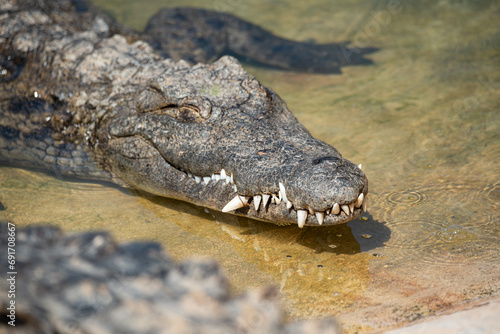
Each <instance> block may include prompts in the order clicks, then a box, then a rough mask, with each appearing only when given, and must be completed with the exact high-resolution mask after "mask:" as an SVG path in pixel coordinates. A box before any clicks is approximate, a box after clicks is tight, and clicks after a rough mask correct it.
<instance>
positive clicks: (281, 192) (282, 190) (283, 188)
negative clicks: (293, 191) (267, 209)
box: [279, 182, 288, 203]
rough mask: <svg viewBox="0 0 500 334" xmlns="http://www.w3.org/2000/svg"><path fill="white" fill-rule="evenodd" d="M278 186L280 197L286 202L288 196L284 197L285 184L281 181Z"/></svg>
mask: <svg viewBox="0 0 500 334" xmlns="http://www.w3.org/2000/svg"><path fill="white" fill-rule="evenodd" d="M279 186H280V194H281V197H282V198H283V201H285V203H286V202H288V198H287V197H286V190H285V186H284V185H283V183H281V182H280V183H279Z"/></svg>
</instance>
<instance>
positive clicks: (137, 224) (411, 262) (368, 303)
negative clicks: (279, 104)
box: [0, 0, 500, 333]
mask: <svg viewBox="0 0 500 334" xmlns="http://www.w3.org/2000/svg"><path fill="white" fill-rule="evenodd" d="M177 5H184V6H185V5H192V6H202V7H205V8H209V9H220V10H224V11H228V12H232V13H235V14H237V15H239V16H241V17H243V18H246V19H247V20H250V21H252V22H254V23H256V24H259V25H261V26H263V27H265V28H267V29H270V30H272V31H273V32H275V33H276V34H279V35H281V36H284V37H288V38H292V39H297V40H308V39H314V40H316V41H318V42H333V41H343V40H352V41H355V42H356V43H358V45H359V46H364V45H363V44H367V45H371V46H376V47H378V48H380V51H379V52H378V53H376V54H373V55H372V56H371V58H372V59H373V60H374V61H375V63H376V65H374V66H368V67H351V68H345V69H344V70H343V74H342V75H310V74H301V73H289V72H284V71H278V70H272V69H268V68H266V69H263V68H258V67H255V66H252V65H249V64H245V67H246V69H247V70H248V71H249V72H250V73H252V74H253V75H254V76H256V77H257V78H258V79H259V80H260V81H261V82H262V83H263V84H265V85H267V86H269V87H272V88H273V89H274V90H275V91H276V92H278V93H279V94H280V95H281V96H282V97H283V98H284V99H285V100H286V101H287V103H288V106H289V107H290V109H291V110H292V111H293V112H294V114H295V115H296V116H297V117H298V118H299V120H300V121H301V122H302V123H303V124H304V125H305V126H306V127H307V128H308V129H309V130H310V131H311V132H312V134H313V135H314V136H315V137H318V138H320V139H322V140H324V141H326V142H328V143H330V144H332V145H334V146H335V147H336V148H337V149H338V150H339V151H340V152H342V153H343V155H344V156H345V157H347V158H348V159H350V160H351V161H353V162H355V163H356V164H359V163H362V164H363V170H364V171H365V172H366V174H367V175H368V178H369V181H370V195H369V200H370V202H369V211H368V213H366V214H364V215H363V217H362V218H361V219H358V220H356V221H353V222H350V223H349V224H347V225H342V226H334V227H323V228H306V229H298V228H296V227H279V226H275V225H272V224H266V223H261V222H257V221H251V220H248V219H244V218H240V217H231V216H228V215H223V214H221V213H217V212H213V211H208V210H204V209H203V208H199V207H195V206H193V205H189V204H185V203H182V202H178V201H174V200H168V199H162V198H157V197H145V196H141V195H137V194H134V193H131V192H129V191H127V190H123V189H120V188H117V187H110V186H109V185H99V184H94V183H83V182H67V181H61V180H59V179H57V178H55V177H53V176H49V175H45V174H43V173H39V172H34V171H26V170H21V169H16V168H5V167H2V168H1V169H0V201H1V202H2V204H3V205H4V206H5V207H6V209H5V210H2V211H0V219H8V220H11V221H14V222H16V223H17V224H19V225H27V224H32V223H38V222H48V223H51V224H57V225H60V226H63V227H64V228H65V229H67V230H88V229H106V230H109V231H111V232H112V233H114V235H115V236H116V238H117V239H119V240H121V241H129V240H138V239H152V240H156V241H158V242H161V243H162V244H163V245H164V247H165V248H166V249H167V251H168V252H169V253H170V254H171V255H172V256H174V257H175V258H177V259H181V258H184V257H187V256H195V255H202V256H210V257H214V258H216V259H217V260H218V261H219V262H220V263H221V265H222V266H223V267H224V269H225V271H226V272H227V274H228V276H229V278H230V280H231V283H232V285H233V288H234V291H235V293H240V292H242V291H244V290H245V289H249V288H254V287H259V286H267V285H269V284H274V285H275V286H277V287H278V288H279V289H280V291H281V292H282V296H283V303H284V305H285V307H286V310H287V315H288V317H289V318H290V319H293V318H314V317H323V316H328V315H335V316H337V317H338V318H339V320H340V321H341V323H342V324H343V325H344V327H345V328H346V331H347V332H348V333H354V332H370V331H372V330H383V329H386V328H389V327H392V326H398V325H402V324H404V323H406V322H409V321H413V320H416V319H420V318H425V317H426V316H429V315H433V314H439V313H440V312H450V311H453V310H457V309H460V308H462V307H465V306H470V305H476V304H478V303H480V302H481V301H485V300H487V299H491V298H498V295H499V293H500V292H499V290H500V261H499V260H500V246H499V245H500V221H499V220H500V219H499V217H500V210H499V208H500V177H499V176H500V164H499V158H500V140H499V139H500V24H499V23H498V22H500V4H498V2H495V1H458V0H457V1H453V0H448V1H446V0H442V1H420V2H415V1H368V0H357V1H346V0H345V1H336V2H335V3H334V4H333V3H331V2H330V1H321V0H315V1H307V2H306V1H303V2H293V1H255V0H254V1H245V2H243V1H239V0H220V1H213V2H206V1H205V2H202V1H194V0H193V1H185V0H184V1H165V2H159V1H148V2H147V3H144V2H141V1H132V0H130V1H102V6H103V7H104V8H106V9H107V10H109V11H111V12H112V13H114V15H116V17H117V19H118V20H120V21H121V22H124V23H125V24H127V25H129V26H131V27H133V28H136V29H142V27H143V26H144V25H145V23H146V21H147V18H148V17H150V16H151V15H152V14H153V13H154V12H155V10H156V9H157V8H159V7H162V6H177ZM355 45H356V44H355Z"/></svg>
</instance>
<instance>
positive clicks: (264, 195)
mask: <svg viewBox="0 0 500 334" xmlns="http://www.w3.org/2000/svg"><path fill="white" fill-rule="evenodd" d="M270 197H271V195H269V194H262V207H263V208H265V207H266V205H267V202H269V198H270Z"/></svg>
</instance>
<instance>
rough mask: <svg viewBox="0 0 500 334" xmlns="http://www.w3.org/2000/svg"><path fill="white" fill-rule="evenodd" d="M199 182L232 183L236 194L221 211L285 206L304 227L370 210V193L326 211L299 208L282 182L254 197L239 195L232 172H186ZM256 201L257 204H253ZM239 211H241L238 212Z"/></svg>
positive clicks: (334, 221) (339, 220) (333, 222)
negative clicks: (368, 196) (275, 188)
mask: <svg viewBox="0 0 500 334" xmlns="http://www.w3.org/2000/svg"><path fill="white" fill-rule="evenodd" d="M184 173H186V174H187V176H188V177H189V178H191V179H192V180H193V181H194V182H196V183H197V184H202V185H208V184H210V183H214V182H215V183H217V182H221V183H223V184H224V185H232V187H233V189H234V191H235V196H234V198H233V199H231V200H230V201H229V202H228V203H227V204H226V205H225V206H224V207H223V208H222V209H219V210H221V211H222V212H232V211H236V210H239V209H242V208H250V209H253V210H252V211H255V213H258V212H262V211H266V210H269V209H270V206H281V207H280V209H281V210H283V209H284V208H286V210H288V211H289V214H290V215H291V216H294V217H295V219H296V221H297V225H298V226H299V227H300V228H303V227H304V226H305V225H310V226H320V225H323V223H325V225H334V224H340V223H345V222H348V221H350V220H353V219H355V218H357V217H359V216H360V215H361V214H362V213H363V212H366V210H367V200H368V199H367V194H364V193H363V192H361V193H360V194H359V195H358V198H357V199H356V200H354V201H352V202H351V203H341V204H339V203H334V204H333V206H332V207H331V208H329V209H327V210H325V211H315V210H314V209H313V208H310V207H309V208H307V209H302V208H295V207H294V204H293V203H292V202H291V201H290V200H289V199H288V198H287V196H286V189H285V187H284V186H283V184H282V183H279V191H278V193H269V194H256V195H253V196H245V195H241V194H238V188H237V186H236V184H235V183H234V179H233V175H232V174H231V175H229V174H227V173H226V172H225V170H224V169H222V170H221V172H220V173H215V174H212V175H211V176H204V177H203V176H196V175H193V174H191V173H189V172H185V171H184ZM252 204H253V205H252ZM236 213H237V212H236ZM245 216H250V217H252V218H255V219H261V218H260V217H258V216H255V215H250V214H249V212H247V213H246V214H245Z"/></svg>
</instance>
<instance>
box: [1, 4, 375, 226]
mask: <svg viewBox="0 0 500 334" xmlns="http://www.w3.org/2000/svg"><path fill="white" fill-rule="evenodd" d="M40 6H41V5H39V4H38V3H37V2H34V3H30V2H29V1H19V2H18V1H15V0H12V1H10V2H6V3H2V4H1V5H0V11H1V13H0V43H1V46H0V57H1V58H0V64H1V66H2V68H1V69H0V70H2V71H0V72H1V73H2V76H1V80H2V81H3V83H2V86H1V87H0V97H1V100H0V106H1V113H2V117H1V119H0V161H7V162H9V163H11V164H18V165H23V166H29V167H40V168H45V169H48V170H52V171H54V172H56V173H58V174H61V175H70V176H77V177H84V178H97V179H108V180H113V181H115V182H117V183H120V184H124V185H128V186H131V187H134V188H136V189H139V190H143V191H146V192H149V193H152V194H156V195H160V196H165V197H171V198H176V199H180V200H184V201H188V202H191V203H194V204H197V205H201V206H204V207H208V208H212V209H215V210H222V211H224V212H232V213H234V214H237V215H242V216H246V217H251V218H255V219H259V220H264V221H270V222H273V223H276V224H293V223H295V224H296V223H297V222H298V223H299V226H301V227H302V226H304V224H305V225H321V224H322V225H332V224H339V223H345V222H347V221H350V220H352V219H354V218H356V217H358V216H359V215H360V214H361V213H362V210H363V207H364V206H365V205H366V195H367V192H368V181H367V179H366V176H365V175H364V174H363V172H362V171H361V170H360V168H358V167H357V166H356V165H354V164H353V163H351V162H350V161H348V160H346V159H344V158H342V156H341V155H340V153H339V152H338V151H337V150H336V149H335V148H333V147H332V146H330V145H328V144H326V143H324V142H322V141H320V140H317V139H315V138H313V137H312V136H311V135H310V133H309V132H308V131H307V130H306V129H305V128H304V127H303V126H302V125H301V124H300V123H298V121H297V120H296V118H295V117H294V116H293V115H292V114H291V113H290V111H288V109H287V107H286V105H285V103H284V102H283V101H282V100H281V99H280V98H279V96H277V95H276V94H275V93H274V92H273V91H272V90H270V89H268V88H266V87H264V86H262V85H260V83H259V82H258V81H257V80H256V79H255V78H253V77H252V76H250V75H249V74H248V73H246V72H245V71H244V70H243V68H242V67H241V66H240V64H239V63H238V62H237V60H235V59H234V58H232V57H229V56H225V57H222V58H221V59H220V60H218V61H216V62H214V63H212V64H209V65H205V64H197V65H192V66H191V65H189V64H188V63H186V62H184V61H179V62H175V61H173V60H171V59H163V58H162V57H161V56H160V55H158V54H157V53H155V51H154V50H153V49H152V48H151V47H150V46H149V45H148V44H147V43H145V42H143V41H140V40H136V38H137V35H135V34H133V33H132V34H129V33H128V31H127V30H126V29H125V28H121V27H120V26H118V25H116V24H115V23H113V22H112V21H111V20H109V19H108V18H106V17H103V16H101V15H100V14H97V13H95V12H94V11H93V10H91V11H86V12H84V13H79V14H78V15H76V14H75V11H74V8H73V7H72V5H71V3H68V2H61V3H58V2H48V3H45V4H44V5H43V6H44V7H40ZM124 34H125V35H127V36H128V37H129V40H127V39H126V38H125V37H124V36H123V35H124ZM134 40H135V42H134ZM222 170H224V173H225V174H227V180H220V177H221V173H222ZM200 180H202V181H200ZM273 194H274V195H275V196H276V199H273V200H269V201H267V202H266V201H265V199H266V197H269V196H273ZM230 202H231V204H228V203H230ZM264 202H266V203H264ZM256 204H258V205H256ZM308 211H309V214H307V212H308ZM337 211H339V212H337Z"/></svg>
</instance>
